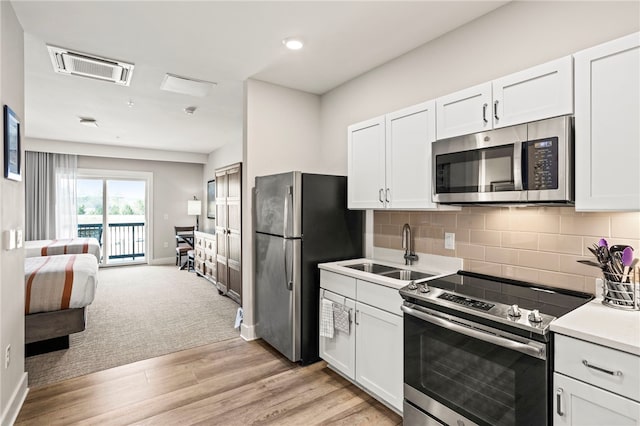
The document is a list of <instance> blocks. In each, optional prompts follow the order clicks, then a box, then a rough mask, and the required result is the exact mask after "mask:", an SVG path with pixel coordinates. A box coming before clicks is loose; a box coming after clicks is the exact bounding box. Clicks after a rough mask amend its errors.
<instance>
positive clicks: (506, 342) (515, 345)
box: [401, 305, 547, 359]
mask: <svg viewBox="0 0 640 426" xmlns="http://www.w3.org/2000/svg"><path fill="white" fill-rule="evenodd" d="M401 308H402V312H404V313H405V314H408V315H411V316H413V317H416V318H418V319H421V320H423V321H427V322H430V323H431V324H435V325H437V326H440V327H444V328H446V329H449V330H451V331H455V332H457V333H460V334H464V335H465V336H469V337H473V338H475V339H478V340H482V341H483V342H488V343H492V344H494V345H497V346H500V347H503V348H506V349H512V350H514V351H517V352H520V353H523V354H525V355H529V356H532V357H534V358H539V359H547V354H546V350H545V348H544V346H543V345H540V347H535V346H532V345H529V344H526V343H520V342H516V341H515V340H511V339H507V338H504V337H500V336H496V335H495V334H490V333H486V332H484V331H480V330H477V329H475V328H469V327H466V326H464V325H460V324H458V323H455V322H451V321H448V320H446V319H443V318H439V317H437V316H435V315H431V314H428V313H426V312H422V311H418V310H416V309H413V308H410V307H408V306H405V305H402V306H401Z"/></svg>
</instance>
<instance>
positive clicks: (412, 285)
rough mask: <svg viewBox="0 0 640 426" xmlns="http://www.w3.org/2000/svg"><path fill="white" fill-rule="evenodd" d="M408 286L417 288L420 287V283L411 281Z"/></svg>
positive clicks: (413, 288) (412, 288) (411, 288)
mask: <svg viewBox="0 0 640 426" xmlns="http://www.w3.org/2000/svg"><path fill="white" fill-rule="evenodd" d="M407 288H408V289H409V290H417V289H418V284H416V283H415V281H411V282H410V283H409V285H408V286H407Z"/></svg>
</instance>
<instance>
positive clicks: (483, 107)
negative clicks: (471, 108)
mask: <svg viewBox="0 0 640 426" xmlns="http://www.w3.org/2000/svg"><path fill="white" fill-rule="evenodd" d="M488 106H489V105H487V104H486V103H485V104H484V105H482V121H484V123H485V124H487V123H488V122H489V120H487V107H488Z"/></svg>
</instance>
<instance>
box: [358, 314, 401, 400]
mask: <svg viewBox="0 0 640 426" xmlns="http://www.w3.org/2000/svg"><path fill="white" fill-rule="evenodd" d="M356 333H357V336H356V381H357V382H358V383H359V384H361V385H362V386H363V387H364V388H366V389H367V390H370V391H371V392H373V393H374V394H376V395H377V396H379V397H380V398H382V399H384V400H385V401H386V402H387V403H389V404H391V405H392V406H393V407H395V408H396V409H398V410H402V317H401V316H398V315H394V314H390V313H388V312H385V311H383V310H380V309H377V308H374V307H372V306H369V305H365V304H364V303H359V302H357V303H356Z"/></svg>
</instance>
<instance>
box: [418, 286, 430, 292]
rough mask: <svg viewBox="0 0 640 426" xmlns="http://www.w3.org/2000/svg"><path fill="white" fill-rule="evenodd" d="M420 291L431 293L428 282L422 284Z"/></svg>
mask: <svg viewBox="0 0 640 426" xmlns="http://www.w3.org/2000/svg"><path fill="white" fill-rule="evenodd" d="M420 293H429V287H427V285H426V284H422V285H421V286H420Z"/></svg>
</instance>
